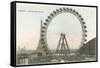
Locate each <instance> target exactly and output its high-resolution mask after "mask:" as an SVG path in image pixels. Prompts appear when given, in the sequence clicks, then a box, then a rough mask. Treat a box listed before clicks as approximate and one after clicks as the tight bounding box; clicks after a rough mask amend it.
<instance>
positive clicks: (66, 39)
mask: <svg viewBox="0 0 100 68" xmlns="http://www.w3.org/2000/svg"><path fill="white" fill-rule="evenodd" d="M96 24H97V8H96V7H95V6H93V7H92V6H81V5H80V6H78V5H60V4H56V5H55V4H42V3H20V2H19V3H16V65H17V66H20V65H37V64H56V63H74V62H91V61H97V36H96V35H97V34H96Z"/></svg>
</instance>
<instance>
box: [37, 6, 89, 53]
mask: <svg viewBox="0 0 100 68" xmlns="http://www.w3.org/2000/svg"><path fill="white" fill-rule="evenodd" d="M63 13H70V14H73V15H74V16H75V17H76V18H77V19H78V20H79V22H80V25H81V28H82V34H81V36H82V38H81V42H80V47H82V46H83V45H85V42H86V41H87V39H86V37H87V30H86V28H87V27H86V23H85V22H84V19H83V18H82V16H81V14H79V13H78V12H77V11H76V10H75V9H72V8H65V7H63V8H58V9H56V10H54V11H53V12H52V13H50V15H48V16H47V18H46V19H45V21H44V22H43V23H42V26H41V34H40V42H39V46H38V48H37V49H38V50H41V48H42V49H43V50H44V51H45V52H46V54H48V53H49V48H48V46H47V45H48V42H47V30H48V28H49V25H50V23H52V20H53V19H54V18H56V17H57V16H58V15H59V14H63ZM39 48H40V49H39ZM40 52H41V51H40Z"/></svg>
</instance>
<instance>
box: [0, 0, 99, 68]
mask: <svg viewBox="0 0 100 68" xmlns="http://www.w3.org/2000/svg"><path fill="white" fill-rule="evenodd" d="M24 1H25V0H24ZM26 1H28V0H26ZM29 1H34V2H48V3H65V4H83V5H98V7H100V0H29ZM10 2H11V0H0V68H12V67H11V66H10ZM99 10H100V9H99ZM98 16H99V18H100V14H98ZM98 22H99V21H98ZM98 25H100V23H98ZM99 28H100V27H99ZM98 33H100V31H99V32H98ZM99 39H100V37H99ZM99 44H100V43H98V45H99ZM99 48H100V46H99V47H98V49H99ZM99 52H100V50H99ZM99 56H100V54H99ZM99 64H100V62H92V63H78V64H77V63H76V64H62V65H47V66H35V67H34V68H63V67H66V68H80V67H81V68H99ZM19 68H22V67H19ZM25 68H33V66H31V67H25Z"/></svg>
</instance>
